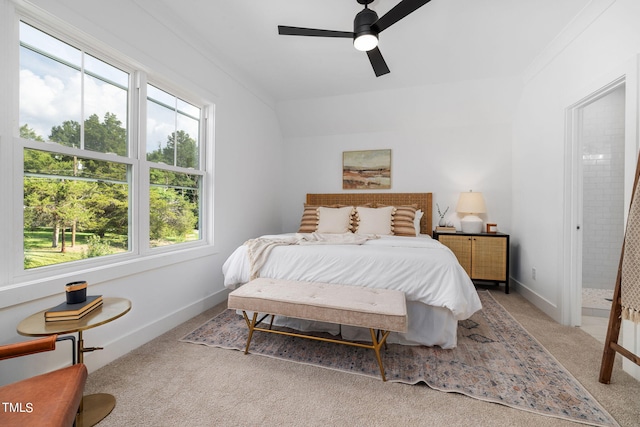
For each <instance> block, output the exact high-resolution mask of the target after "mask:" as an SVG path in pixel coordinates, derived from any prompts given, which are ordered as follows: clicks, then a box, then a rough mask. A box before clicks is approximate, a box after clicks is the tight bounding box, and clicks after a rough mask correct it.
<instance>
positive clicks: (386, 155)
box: [342, 150, 391, 190]
mask: <svg viewBox="0 0 640 427" xmlns="http://www.w3.org/2000/svg"><path fill="white" fill-rule="evenodd" d="M342 188H343V189H345V190H354V189H367V190H375V189H380V190H382V189H388V188H391V150H366V151H344V152H343V153H342Z"/></svg>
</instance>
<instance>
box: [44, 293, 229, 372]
mask: <svg viewBox="0 0 640 427" xmlns="http://www.w3.org/2000/svg"><path fill="white" fill-rule="evenodd" d="M228 294H229V290H227V289H223V290H220V291H218V292H216V293H214V294H211V295H209V296H206V297H204V298H201V299H200V300H198V301H195V302H193V303H191V304H189V305H187V306H185V307H181V308H179V309H176V310H175V311H173V312H171V313H168V314H167V315H165V316H163V317H160V318H158V319H155V320H153V321H151V322H149V323H147V324H145V325H142V326H140V327H138V328H136V329H134V330H131V331H129V332H128V333H126V334H123V335H119V336H118V337H117V339H114V340H111V341H107V342H98V344H99V345H100V346H101V347H102V350H100V351H94V352H90V353H87V354H85V356H84V363H85V365H87V369H88V370H89V372H90V373H91V372H94V371H96V370H98V369H100V368H102V367H103V366H105V365H107V364H109V363H111V362H113V361H114V360H116V359H118V358H120V357H122V356H124V355H126V354H127V353H129V352H131V351H133V350H135V349H136V348H138V347H140V346H142V345H144V344H146V343H148V342H149V341H151V340H153V339H154V338H157V337H158V336H160V335H162V334H164V333H165V332H168V331H170V330H171V329H173V328H175V327H176V326H179V325H181V324H182V323H184V322H186V321H188V320H190V319H192V318H194V317H195V316H197V315H199V314H201V313H202V312H204V311H206V310H208V309H210V308H212V307H215V306H216V305H218V304H221V303H223V302H225V301H226V300H227V295H228ZM126 316H127V315H126V314H125V317H126ZM123 319H124V317H123ZM117 321H118V320H115V322H117ZM89 333H90V332H89ZM64 366H68V361H65V362H63V363H62V364H60V365H59V366H58V368H63V367H64ZM52 369H55V367H54V368H52Z"/></svg>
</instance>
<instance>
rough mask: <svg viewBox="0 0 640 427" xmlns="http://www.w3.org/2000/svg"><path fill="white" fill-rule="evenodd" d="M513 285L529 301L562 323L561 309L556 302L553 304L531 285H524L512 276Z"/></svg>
mask: <svg viewBox="0 0 640 427" xmlns="http://www.w3.org/2000/svg"><path fill="white" fill-rule="evenodd" d="M511 287H512V288H513V289H515V291H516V292H517V293H519V294H520V295H522V296H523V297H524V298H525V299H526V300H527V301H529V302H530V303H531V304H533V305H535V306H536V307H538V308H539V309H540V310H542V311H543V312H544V313H545V314H546V315H548V316H549V317H551V318H552V319H553V320H555V321H556V322H558V323H562V322H561V321H560V309H559V307H558V306H557V305H556V304H553V303H552V302H551V301H549V300H548V299H546V298H544V297H542V296H541V295H539V294H538V293H536V292H535V291H534V290H532V289H531V288H530V287H528V286H526V285H524V284H523V283H520V282H518V281H517V280H515V279H513V278H511Z"/></svg>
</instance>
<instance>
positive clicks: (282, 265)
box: [223, 193, 482, 348]
mask: <svg viewBox="0 0 640 427" xmlns="http://www.w3.org/2000/svg"><path fill="white" fill-rule="evenodd" d="M431 201H432V195H431V193H338V194H307V200H306V205H305V206H306V209H305V213H303V219H302V221H301V228H300V230H298V232H297V233H296V232H294V233H285V234H279V235H269V236H260V238H257V239H251V240H250V241H248V242H246V243H245V244H244V245H242V246H240V247H238V248H237V249H236V250H235V251H234V252H233V253H232V254H231V255H230V256H229V258H228V259H227V260H226V262H225V263H224V265H223V274H224V278H225V279H224V284H225V287H227V288H228V289H235V288H236V287H237V286H240V285H242V284H243V283H246V282H248V281H249V280H250V279H252V278H255V277H256V275H259V277H268V278H273V279H289V280H297V281H308V282H325V283H335V284H342V285H355V286H366V287H372V288H386V289H398V290H402V291H403V292H404V293H405V296H406V299H407V313H408V331H407V332H406V333H392V334H391V335H390V336H389V338H388V340H387V341H388V342H390V343H399V344H405V345H426V346H440V347H442V348H454V347H455V346H456V344H457V340H456V335H457V326H458V321H459V320H464V319H467V318H469V317H470V316H471V315H472V314H473V313H475V312H476V311H478V310H480V309H481V308H482V306H481V304H480V300H479V298H478V294H477V292H476V290H475V287H474V285H473V282H472V281H471V279H470V278H469V276H468V275H467V273H466V272H465V271H464V269H463V268H462V267H461V266H460V264H459V263H458V260H457V259H456V257H455V255H454V254H453V253H452V252H451V251H450V250H449V249H448V248H447V247H445V246H444V245H442V244H441V243H440V242H438V241H437V240H434V239H432V238H431V224H432V212H433V211H432V205H431V203H432V202H431ZM318 206H321V207H323V209H325V210H324V211H323V215H324V214H326V212H329V211H328V209H334V210H333V211H331V215H333V214H334V213H337V212H338V211H339V210H345V209H346V210H348V209H347V207H354V206H357V207H359V209H358V210H357V213H358V214H359V216H356V222H357V223H358V224H359V227H366V224H368V223H367V222H366V221H364V220H365V219H366V218H367V216H366V215H369V214H374V215H383V214H384V212H382V211H383V210H386V209H390V210H391V211H392V212H394V214H395V213H396V212H400V211H401V210H402V208H401V207H407V206H411V207H413V208H412V209H415V211H416V212H420V211H421V212H423V215H422V216H421V217H419V224H418V220H416V219H413V220H412V221H413V222H412V227H415V228H414V230H415V231H418V230H419V231H420V232H419V233H416V234H415V235H413V236H407V235H402V236H400V235H393V234H392V235H379V234H368V233H360V232H359V231H364V229H363V228H360V229H357V230H349V231H348V232H346V233H335V234H324V233H318V232H309V231H310V230H308V229H304V227H303V223H304V221H305V214H306V213H307V211H308V210H309V209H313V212H316V211H317V212H320V209H319V208H316V207H318ZM363 207H364V208H363ZM365 214H366V215H365ZM326 215H328V214H326ZM398 215H399V214H398ZM317 216H318V217H320V218H321V219H322V218H328V216H325V217H322V216H321V214H320V213H319V214H318V215H317ZM351 218H353V216H352V217H351ZM392 218H395V219H396V221H395V224H396V227H395V231H394V232H399V230H400V229H401V228H400V219H399V217H397V218H396V217H393V216H392ZM321 219H320V220H318V221H319V223H318V224H317V226H316V229H317V230H320V228H321V227H320V226H321V222H322V221H321ZM325 224H326V222H325ZM300 231H307V232H306V233H300ZM352 231H356V232H355V233H354V232H352ZM407 234H410V233H407ZM265 242H266V244H265ZM256 243H259V244H260V245H261V246H258V247H259V248H260V249H258V250H256V249H255V248H254V247H255V245H256ZM256 254H260V258H261V261H260V263H259V268H257V269H256V268H255V266H256V263H257V261H256V259H257V258H258V256H257V255H256ZM275 324H277V325H282V326H288V327H291V328H294V329H297V330H301V331H325V332H329V333H332V334H341V335H342V337H343V338H344V339H347V340H367V339H370V337H368V334H369V331H368V330H364V329H360V328H353V327H346V326H340V325H335V324H324V323H322V324H320V323H314V322H308V321H305V320H301V319H290V318H276V320H275Z"/></svg>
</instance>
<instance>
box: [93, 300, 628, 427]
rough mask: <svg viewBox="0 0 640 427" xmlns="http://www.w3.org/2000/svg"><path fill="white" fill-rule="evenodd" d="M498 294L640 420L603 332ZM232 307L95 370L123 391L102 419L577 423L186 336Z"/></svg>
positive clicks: (597, 390)
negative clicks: (605, 356)
mask: <svg viewBox="0 0 640 427" xmlns="http://www.w3.org/2000/svg"><path fill="white" fill-rule="evenodd" d="M492 295H493V296H494V297H495V298H496V300H497V301H498V302H499V303H500V304H501V305H503V306H504V307H505V308H506V309H507V310H508V311H509V312H510V313H511V314H512V315H513V316H514V317H515V318H516V320H518V321H519V322H520V323H521V324H522V325H523V326H524V327H525V328H526V329H527V330H528V331H529V332H530V333H531V334H532V335H533V336H535V337H536V338H537V339H538V340H539V341H540V342H541V344H542V345H544V346H545V348H547V349H548V350H549V351H550V352H551V353H552V354H553V355H554V356H555V358H556V359H557V360H558V361H559V362H560V363H561V364H562V365H563V366H564V367H565V368H567V369H568V370H569V371H570V372H571V373H572V374H573V375H574V376H575V377H576V379H577V380H578V381H580V382H581V383H582V384H583V385H584V386H585V387H586V388H587V390H588V391H589V392H590V393H591V394H592V395H593V396H594V397H595V398H596V399H597V400H598V401H599V402H600V403H601V404H602V405H603V407H604V408H605V409H606V410H607V411H608V412H609V413H610V414H611V415H612V416H613V417H614V418H615V419H616V420H617V421H618V423H620V425H622V426H638V425H640V424H639V420H640V400H639V399H638V396H640V383H639V382H638V381H636V380H634V379H633V378H631V377H630V376H629V375H627V374H626V373H624V372H623V371H622V370H621V367H620V361H619V360H618V361H617V363H616V366H615V368H614V374H613V377H612V384H610V385H604V384H600V383H599V382H598V373H599V369H600V362H601V357H602V345H601V344H600V343H599V342H598V341H597V340H596V339H594V338H593V337H591V336H589V335H588V334H586V333H585V332H583V331H581V330H580V329H578V328H570V327H564V326H561V325H558V324H557V323H555V322H553V321H552V320H551V319H549V318H548V317H547V316H546V315H544V314H543V313H541V312H540V311H539V310H537V309H536V308H535V307H533V306H532V305H531V304H530V303H528V302H527V301H526V300H524V299H523V298H522V297H520V296H519V295H517V294H513V293H512V294H509V295H505V294H504V293H502V292H499V291H496V292H492ZM224 309H225V306H224V305H219V306H217V307H215V308H213V309H211V310H208V311H207V312H205V313H203V314H201V315H199V316H197V317H195V318H194V319H191V320H190V321H188V322H186V323H184V324H182V325H180V326H179V327H177V328H175V329H174V330H172V331H170V332H167V333H166V334H164V335H162V336H160V337H158V338H156V339H155V340H153V341H151V342H150V343H148V344H146V345H144V346H142V347H140V348H138V349H136V350H134V351H133V352H131V353H129V354H127V355H126V356H124V357H122V358H120V359H118V360H116V361H114V362H113V363H111V364H109V365H107V366H105V367H104V368H102V369H100V370H98V371H96V372H93V373H91V375H90V376H89V380H88V383H87V387H86V393H87V394H89V393H99V392H106V393H111V394H114V395H115V396H116V399H117V404H116V408H115V409H114V411H113V412H112V413H111V414H110V415H109V416H108V417H107V418H106V419H105V420H104V421H102V422H101V423H100V426H125V425H126V426H179V425H180V426H181V425H192V426H219V425H222V426H226V425H234V426H257V425H261V426H262V425H265V426H276V425H277V426H280V425H305V426H308V425H311V426H316V425H317V426H320V425H323V426H326V425H332V426H333V425H352V426H387V425H394V426H395V425H425V426H429V425H447V424H452V425H453V424H455V425H457V426H502V425H504V426H530V425H536V426H540V427H542V426H570V425H573V426H576V425H578V424H575V423H572V422H570V421H564V420H559V419H555V418H550V417H545V416H541V415H536V414H533V413H530V412H524V411H519V410H515V409H511V408H508V407H505V406H502V405H498V404H493V403H486V402H482V401H479V400H476V399H472V398H469V397H467V396H463V395H459V394H454V393H443V392H439V391H435V390H432V389H430V388H429V387H427V386H423V385H405V384H397V383H389V382H387V383H384V382H382V381H380V380H379V379H377V378H368V377H364V376H359V375H352V374H347V373H342V372H338V371H332V370H327V369H322V368H317V367H313V366H309V365H303V364H297V363H289V362H283V361H279V360H275V359H271V358H265V357H261V356H257V355H248V356H245V355H244V354H242V353H241V352H236V351H229V350H224V349H219V348H210V347H205V346H196V345H191V344H187V343H180V342H178V340H179V339H180V338H181V337H183V336H184V335H186V334H187V333H189V332H190V331H192V330H193V329H195V328H196V327H198V326H199V325H201V324H203V323H205V322H206V321H207V320H209V319H211V318H212V317H214V316H215V315H217V314H218V313H220V312H222V311H223V310H224Z"/></svg>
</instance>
